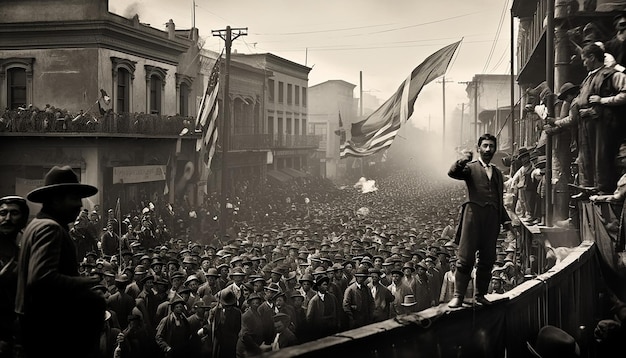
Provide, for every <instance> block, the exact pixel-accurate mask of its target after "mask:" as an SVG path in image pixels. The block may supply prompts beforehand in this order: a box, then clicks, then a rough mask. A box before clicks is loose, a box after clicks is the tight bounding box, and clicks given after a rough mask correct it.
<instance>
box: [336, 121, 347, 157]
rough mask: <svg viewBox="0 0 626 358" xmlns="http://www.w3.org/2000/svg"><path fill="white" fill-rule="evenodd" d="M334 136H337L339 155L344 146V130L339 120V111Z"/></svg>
mask: <svg viewBox="0 0 626 358" xmlns="http://www.w3.org/2000/svg"><path fill="white" fill-rule="evenodd" d="M335 134H336V135H338V136H339V153H341V152H342V151H343V150H344V148H345V146H346V130H345V128H343V121H342V120H341V111H339V129H337V130H336V131H335Z"/></svg>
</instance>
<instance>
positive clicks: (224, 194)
mask: <svg viewBox="0 0 626 358" xmlns="http://www.w3.org/2000/svg"><path fill="white" fill-rule="evenodd" d="M247 31H248V28H247V27H245V28H235V29H232V28H231V27H230V26H226V29H224V30H212V31H211V32H212V33H213V36H219V37H220V38H222V40H224V43H225V48H226V63H225V65H224V94H223V102H224V117H223V118H222V177H221V186H222V190H221V191H220V194H221V198H220V201H221V202H220V204H221V205H220V218H219V223H220V239H223V238H224V236H225V235H226V230H227V225H228V223H229V221H230V220H229V218H228V214H227V210H226V201H227V200H228V192H229V191H230V190H229V189H230V181H229V175H228V174H229V172H228V150H229V146H230V143H229V142H230V140H229V137H230V83H229V82H230V51H231V47H232V43H233V40H236V39H237V38H238V37H239V36H245V35H247V34H248V33H247ZM233 32H234V34H233Z"/></svg>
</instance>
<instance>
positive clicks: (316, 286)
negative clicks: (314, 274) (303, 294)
mask: <svg viewBox="0 0 626 358" xmlns="http://www.w3.org/2000/svg"><path fill="white" fill-rule="evenodd" d="M324 282H326V283H328V282H330V278H328V276H322V277H319V278H317V279H316V280H315V282H313V287H312V288H313V290H315V291H317V290H318V289H319V287H320V286H321V285H322V283H324Z"/></svg>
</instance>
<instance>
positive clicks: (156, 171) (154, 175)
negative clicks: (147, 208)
mask: <svg viewBox="0 0 626 358" xmlns="http://www.w3.org/2000/svg"><path fill="white" fill-rule="evenodd" d="M165 178H166V166H165V165H141V166H128V167H113V184H120V183H122V184H133V183H147V182H152V181H161V180H165Z"/></svg>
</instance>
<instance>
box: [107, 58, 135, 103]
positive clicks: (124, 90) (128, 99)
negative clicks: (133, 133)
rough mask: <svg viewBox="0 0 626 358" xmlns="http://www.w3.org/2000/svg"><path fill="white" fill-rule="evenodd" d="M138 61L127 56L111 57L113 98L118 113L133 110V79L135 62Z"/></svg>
mask: <svg viewBox="0 0 626 358" xmlns="http://www.w3.org/2000/svg"><path fill="white" fill-rule="evenodd" d="M136 63H137V62H135V61H131V60H128V59H125V58H119V57H114V56H112V57H111V64H112V68H113V84H114V85H113V89H114V90H113V100H114V103H115V108H114V109H113V110H114V111H115V112H117V113H129V112H132V111H133V103H132V98H133V80H134V79H135V64H136Z"/></svg>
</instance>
